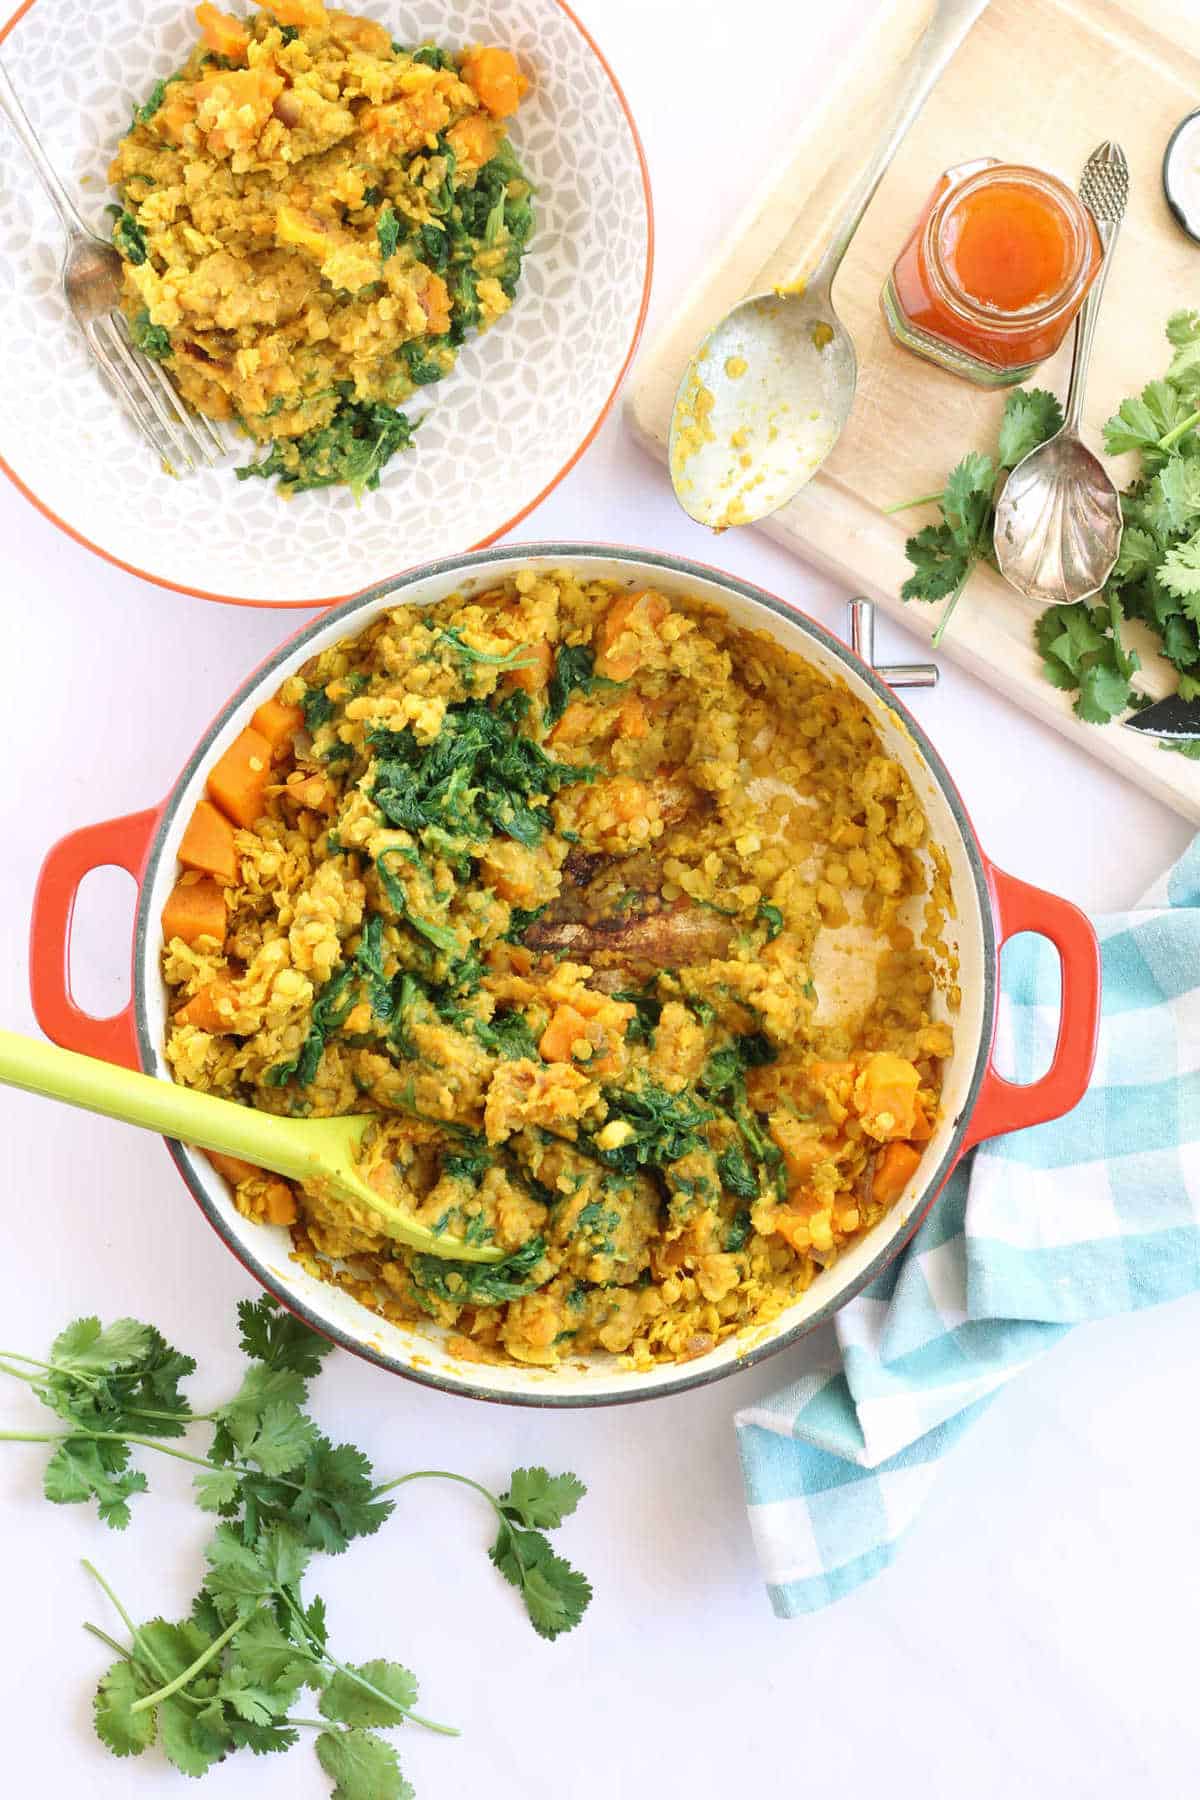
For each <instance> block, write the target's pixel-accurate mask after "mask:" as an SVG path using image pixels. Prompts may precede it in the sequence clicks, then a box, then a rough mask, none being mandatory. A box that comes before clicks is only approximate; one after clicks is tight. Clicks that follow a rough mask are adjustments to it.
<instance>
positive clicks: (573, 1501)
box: [500, 1468, 587, 1530]
mask: <svg viewBox="0 0 1200 1800" xmlns="http://www.w3.org/2000/svg"><path fill="white" fill-rule="evenodd" d="M586 1493H587V1488H586V1487H585V1486H584V1484H583V1482H582V1481H580V1479H579V1477H578V1475H573V1474H571V1473H570V1472H569V1471H568V1472H567V1473H566V1474H563V1475H551V1474H549V1473H548V1472H547V1471H546V1470H545V1469H541V1468H534V1469H514V1470H513V1472H512V1476H511V1479H510V1480H509V1484H508V1491H507V1492H506V1493H503V1494H501V1496H500V1505H501V1506H502V1507H503V1508H504V1510H505V1511H506V1512H509V1513H512V1514H515V1516H516V1517H517V1518H518V1519H519V1520H520V1522H521V1524H522V1525H527V1526H531V1527H535V1528H538V1527H540V1528H541V1529H542V1530H553V1529H554V1527H555V1526H557V1525H561V1524H562V1522H563V1520H564V1519H566V1518H569V1517H570V1515H571V1513H573V1512H574V1511H575V1508H576V1507H577V1506H578V1505H579V1502H580V1501H581V1500H582V1499H583V1497H584V1495H585V1494H586Z"/></svg>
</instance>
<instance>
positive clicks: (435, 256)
mask: <svg viewBox="0 0 1200 1800" xmlns="http://www.w3.org/2000/svg"><path fill="white" fill-rule="evenodd" d="M196 18H197V22H198V24H199V26H200V41H199V42H198V43H197V45H196V46H195V48H194V50H193V51H192V53H191V55H190V56H189V57H188V59H187V61H186V62H185V63H184V65H183V67H182V68H181V69H179V70H178V71H176V73H174V74H172V75H171V76H169V77H168V78H166V79H165V80H160V81H158V82H156V83H155V85H154V87H153V88H152V90H151V92H150V93H149V94H148V96H147V98H146V99H145V101H144V102H143V103H142V104H141V105H139V106H137V107H136V108H135V109H134V115H133V122H132V124H131V126H130V129H129V131H128V133H127V134H126V136H125V137H124V138H122V140H121V143H120V146H119V147H118V150H117V154H116V158H115V160H114V161H113V164H112V168H111V170H110V171H109V179H110V181H111V182H112V184H113V186H114V187H115V188H116V189H117V191H118V193H119V194H120V196H121V205H119V206H114V207H113V208H112V209H111V210H112V211H113V213H114V214H115V215H116V216H115V221H114V225H113V242H114V243H115V245H116V246H117V249H118V250H119V251H120V252H121V255H122V257H123V258H124V260H125V270H124V281H125V290H124V298H123V305H124V308H125V311H126V313H127V315H128V317H129V321H130V328H131V331H132V333H133V337H134V339H135V341H136V342H137V344H138V345H139V346H140V347H141V349H143V350H144V351H145V352H146V354H147V355H148V356H152V357H154V358H156V359H157V360H159V361H161V362H162V363H163V364H164V366H165V367H166V368H167V370H168V371H169V372H170V374H171V376H172V378H173V380H174V382H175V385H176V386H177V388H178V389H179V392H180V394H181V395H182V397H183V399H184V400H185V401H186V402H187V403H188V405H190V406H192V407H194V408H195V409H196V410H198V411H199V412H201V413H204V414H207V415H208V416H209V417H210V418H213V419H217V420H234V421H236V423H237V424H238V425H239V426H240V427H241V428H242V429H243V430H244V431H245V432H247V433H248V434H249V435H250V437H252V438H254V439H256V440H257V441H258V442H259V443H260V444H261V445H263V446H264V450H265V454H264V455H263V456H261V457H260V458H259V459H258V460H256V461H252V462H250V463H248V464H246V465H245V466H244V467H243V468H241V469H239V470H238V474H239V475H240V476H242V477H243V478H245V477H249V476H262V477H274V476H277V477H278V478H279V491H280V492H282V493H285V494H287V493H296V492H299V491H301V490H303V489H308V488H319V487H332V486H337V485H340V484H345V485H347V486H349V487H350V488H352V489H353V491H354V492H355V493H356V494H361V493H362V492H363V491H364V490H366V489H372V488H377V487H378V486H379V477H380V471H381V470H382V468H383V467H384V465H385V464H386V463H387V461H388V460H389V458H390V457H392V456H393V455H394V454H395V453H396V452H397V451H399V450H404V449H407V448H408V447H409V446H410V445H411V443H412V437H413V431H414V429H415V425H414V421H412V420H411V419H410V418H409V416H408V414H407V413H405V412H404V411H403V410H401V409H402V407H403V405H404V403H405V402H406V401H408V400H409V399H410V398H411V397H412V396H413V395H414V394H415V393H416V392H417V391H418V390H419V389H421V388H424V387H428V386H430V385H432V384H433V383H435V382H437V381H440V380H441V379H442V377H443V376H445V375H447V374H449V372H450V370H451V369H452V368H453V366H454V363H455V359H456V357H457V354H458V349H459V346H460V345H461V344H462V343H463V342H464V340H465V339H466V337H467V336H468V334H469V333H470V332H472V331H476V330H478V331H482V330H484V329H486V327H487V326H489V325H491V324H493V323H494V322H495V320H497V319H498V318H500V317H501V316H502V315H503V314H504V313H505V312H507V310H508V308H509V307H510V305H511V304H512V301H513V299H514V297H515V294H516V291H517V283H518V281H519V279H520V273H521V263H522V258H523V256H524V253H525V247H526V244H527V241H528V239H529V236H530V233H531V231H532V229H533V208H532V202H531V198H530V196H531V189H530V185H529V183H528V181H527V180H526V179H525V176H524V174H523V173H522V170H521V167H520V164H519V163H518V161H517V159H516V156H515V154H514V152H513V148H512V145H511V143H510V142H509V140H508V136H507V126H506V123H505V121H506V120H507V119H508V118H510V117H511V115H512V114H513V113H515V112H516V110H517V107H518V105H519V104H520V101H521V99H522V96H523V95H524V93H525V91H526V88H527V85H528V83H527V81H526V78H525V76H524V75H523V74H522V73H521V71H520V69H519V68H518V66H517V62H516V59H515V58H514V57H513V55H512V54H511V52H510V51H508V50H506V49H502V48H498V47H495V46H482V45H475V46H471V47H468V48H467V49H465V50H463V51H462V52H460V53H453V52H450V51H448V50H445V49H442V48H439V47H438V46H436V45H433V44H424V45H415V46H408V47H406V46H405V45H403V44H400V43H396V42H393V40H392V37H391V34H390V32H389V31H388V30H387V28H386V27H385V26H383V25H381V24H379V23H378V22H376V21H375V20H373V19H366V18H360V17H358V16H357V15H355V14H353V13H349V12H341V11H337V10H332V9H327V8H326V7H325V6H324V5H323V4H322V3H321V0H272V3H271V4H269V5H267V6H265V7H264V9H263V10H262V11H261V12H258V13H255V14H253V15H251V16H250V17H249V18H247V19H240V18H237V17H234V16H233V15H232V14H230V13H225V12H221V11H219V10H218V8H217V7H216V6H214V5H211V4H203V5H200V6H198V7H197V8H196Z"/></svg>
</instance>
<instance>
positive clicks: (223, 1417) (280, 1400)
mask: <svg viewBox="0 0 1200 1800" xmlns="http://www.w3.org/2000/svg"><path fill="white" fill-rule="evenodd" d="M307 1392H308V1389H307V1384H306V1383H305V1380H304V1377H303V1375H300V1374H298V1373H297V1372H296V1371H295V1370H294V1369H287V1368H282V1369H271V1368H267V1367H266V1365H265V1364H263V1363H257V1362H256V1363H251V1365H250V1367H249V1368H248V1369H247V1370H246V1373H245V1375H244V1376H243V1377H242V1385H241V1387H240V1388H239V1389H238V1391H237V1393H236V1394H235V1395H234V1397H233V1399H232V1400H230V1401H229V1402H228V1404H227V1405H225V1406H223V1407H221V1408H220V1409H219V1411H218V1412H217V1415H216V1417H217V1420H218V1424H219V1426H220V1430H219V1432H218V1437H217V1449H218V1452H219V1453H220V1454H221V1455H222V1457H223V1460H225V1461H232V1460H233V1459H232V1457H231V1456H230V1454H229V1446H230V1445H232V1446H233V1447H234V1448H235V1449H236V1450H237V1451H238V1452H239V1453H240V1454H241V1455H242V1456H243V1457H245V1458H247V1459H254V1460H257V1458H255V1453H254V1445H255V1442H256V1440H257V1439H258V1436H259V1434H260V1432H261V1431H262V1429H263V1424H264V1420H265V1419H266V1416H267V1414H268V1412H270V1416H271V1433H272V1436H271V1438H270V1439H269V1440H268V1445H267V1450H268V1454H270V1453H271V1451H272V1449H273V1448H274V1447H276V1446H277V1445H278V1444H279V1443H280V1441H281V1440H286V1431H287V1427H288V1425H289V1423H290V1424H291V1425H292V1427H293V1428H294V1431H295V1434H296V1439H297V1442H298V1444H299V1450H298V1454H297V1455H296V1456H295V1457H294V1458H293V1460H294V1461H296V1462H299V1461H300V1460H301V1457H302V1456H303V1455H304V1453H305V1449H306V1448H307V1447H308V1446H309V1445H311V1443H312V1441H313V1438H312V1433H313V1430H314V1428H313V1427H312V1425H311V1423H310V1421H309V1420H307V1419H306V1418H305V1417H304V1415H303V1414H302V1413H301V1411H300V1407H301V1406H302V1405H303V1403H304V1400H305V1398H306V1396H307ZM287 1467H288V1464H287V1463H286V1462H285V1463H283V1464H282V1465H281V1466H278V1467H273V1468H272V1471H271V1472H272V1473H275V1474H282V1473H283V1472H284V1471H285V1470H286V1469H287Z"/></svg>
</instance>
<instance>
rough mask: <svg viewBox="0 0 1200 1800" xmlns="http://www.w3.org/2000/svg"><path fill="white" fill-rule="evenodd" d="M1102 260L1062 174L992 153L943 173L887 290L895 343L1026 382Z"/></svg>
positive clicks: (1054, 345)
mask: <svg viewBox="0 0 1200 1800" xmlns="http://www.w3.org/2000/svg"><path fill="white" fill-rule="evenodd" d="M1103 258H1104V251H1103V248H1102V246H1101V243H1100V236H1099V233H1098V232H1097V230H1096V222H1095V220H1094V219H1093V218H1092V215H1091V213H1090V212H1089V211H1088V208H1087V207H1086V206H1085V205H1084V203H1083V201H1082V200H1081V199H1080V198H1079V196H1078V195H1077V194H1075V193H1072V191H1071V189H1070V188H1069V187H1067V186H1066V185H1065V183H1063V182H1061V181H1059V180H1058V179H1057V177H1055V176H1053V175H1046V174H1044V173H1043V172H1042V171H1041V170H1040V169H1030V168H1026V167H1024V166H1023V165H1021V164H1018V163H1001V162H997V161H996V160H995V158H992V157H988V158H986V159H984V160H982V161H980V162H974V163H961V164H960V165H959V166H958V167H957V168H954V169H950V170H948V171H947V173H946V174H945V175H943V176H942V178H941V180H940V181H939V183H938V185H937V187H936V188H935V189H934V191H933V194H932V195H931V196H930V199H929V203H928V205H927V206H926V208H925V210H924V212H923V213H922V214H921V217H920V218H919V219H918V221H917V223H916V226H915V227H914V229H913V232H912V235H911V236H910V237H909V239H908V242H907V243H906V244H905V246H904V248H903V249H902V250H901V252H900V255H899V256H898V257H897V259H896V264H895V267H894V268H893V270H892V273H891V275H890V277H889V278H888V283H887V286H886V287H885V288H884V291H883V296H882V306H883V314H884V318H885V319H886V321H887V325H888V329H889V331H890V332H891V334H892V336H893V337H894V338H895V339H896V341H897V343H900V344H903V345H904V346H905V348H906V349H909V350H912V351H913V352H914V353H915V354H916V355H917V356H923V357H926V358H927V359H928V360H929V361H930V362H936V363H939V364H940V365H941V366H942V367H943V368H945V369H949V370H951V371H952V372H953V373H954V374H956V375H963V376H965V377H966V378H967V379H968V380H969V381H975V382H979V383H980V384H982V385H983V386H985V387H1004V386H1008V385H1011V384H1012V383H1015V382H1018V381H1024V380H1025V378H1026V376H1027V375H1030V374H1032V372H1033V370H1034V369H1035V368H1036V367H1037V365H1038V364H1039V363H1040V362H1044V361H1045V359H1046V358H1047V357H1048V356H1052V355H1053V354H1054V352H1055V351H1056V350H1057V349H1058V347H1059V345H1060V344H1061V343H1062V341H1063V338H1064V337H1065V336H1066V334H1067V331H1068V330H1069V328H1070V326H1071V324H1072V322H1073V321H1074V318H1075V314H1076V313H1077V312H1078V311H1079V308H1080V307H1081V306H1082V304H1083V300H1084V296H1085V295H1086V293H1087V291H1088V289H1089V288H1090V287H1091V285H1092V282H1093V281H1094V280H1095V278H1096V275H1097V273H1098V272H1099V269H1100V264H1101V262H1102V261H1103Z"/></svg>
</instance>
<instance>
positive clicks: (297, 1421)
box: [241, 1401, 317, 1475]
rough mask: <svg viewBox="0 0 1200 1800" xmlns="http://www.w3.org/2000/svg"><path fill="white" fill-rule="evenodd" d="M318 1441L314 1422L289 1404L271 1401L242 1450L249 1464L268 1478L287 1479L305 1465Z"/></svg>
mask: <svg viewBox="0 0 1200 1800" xmlns="http://www.w3.org/2000/svg"><path fill="white" fill-rule="evenodd" d="M316 1441H317V1428H316V1426H315V1425H314V1424H313V1422H312V1420H311V1419H309V1418H306V1416H305V1415H304V1413H302V1412H299V1411H297V1409H296V1408H295V1407H294V1406H292V1405H290V1404H288V1403H286V1402H280V1401H272V1402H270V1403H269V1404H268V1405H267V1406H265V1407H264V1408H263V1410H262V1413H261V1415H260V1417H259V1421H258V1425H257V1428H256V1430H255V1431H254V1434H253V1436H251V1437H250V1438H249V1439H248V1440H247V1441H246V1442H245V1443H244V1444H243V1445H242V1446H241V1450H242V1455H243V1457H244V1458H245V1459H246V1461H247V1462H254V1463H257V1464H258V1466H259V1468H260V1469H261V1470H262V1471H263V1473H264V1474H265V1475H286V1474H287V1472H288V1470H289V1469H294V1468H295V1467H296V1466H297V1464H298V1463H301V1462H303V1461H304V1458H305V1457H306V1456H307V1455H308V1452H309V1451H310V1450H311V1449H312V1447H313V1445H314V1444H315V1443H316Z"/></svg>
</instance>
